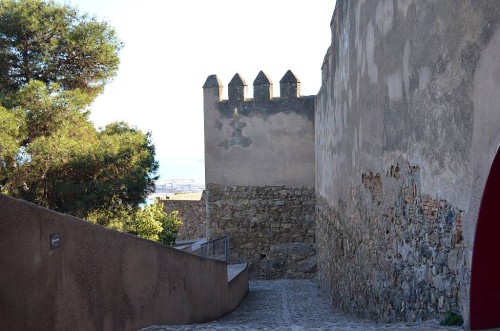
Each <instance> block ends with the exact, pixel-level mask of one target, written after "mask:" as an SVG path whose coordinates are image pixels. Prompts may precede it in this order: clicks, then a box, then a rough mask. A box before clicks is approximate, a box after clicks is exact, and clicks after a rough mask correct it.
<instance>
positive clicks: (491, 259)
mask: <svg viewBox="0 0 500 331" xmlns="http://www.w3.org/2000/svg"><path fill="white" fill-rule="evenodd" d="M471 277H472V279H471V289H470V326H471V329H472V330H480V329H491V328H498V327H500V152H499V151H497V153H496V156H495V159H494V160H493V165H492V166H491V170H490V173H489V175H488V179H487V181H486V186H485V189H484V193H483V199H482V201H481V207H480V209H479V217H478V220H477V226H476V236H475V239H474V251H473V256H472V276H471Z"/></svg>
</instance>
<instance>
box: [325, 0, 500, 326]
mask: <svg viewBox="0 0 500 331" xmlns="http://www.w3.org/2000/svg"><path fill="white" fill-rule="evenodd" d="M499 20H500V7H498V3H497V2H496V1H486V0H485V1H480V2H471V1H451V0H450V1H422V0H418V1H416V0H414V1H412V0H398V1H393V0H374V1H363V0H359V1H345V0H337V7H336V11H335V13H334V16H333V19H332V22H331V28H332V45H331V47H330V48H329V50H328V52H327V54H326V56H325V61H324V65H323V68H322V71H323V84H322V87H321V89H320V91H319V93H318V95H317V97H316V100H315V110H316V113H315V116H316V124H315V140H316V171H315V174H316V194H317V223H316V241H317V250H318V276H319V280H320V283H321V285H322V286H323V287H324V288H325V290H326V291H328V292H329V293H330V295H331V297H332V299H333V304H334V305H338V306H340V307H342V308H343V309H344V310H345V311H347V312H349V313H354V314H357V315H360V316H363V317H368V318H373V319H377V320H383V321H396V320H408V321H414V320H419V319H428V318H441V317H442V316H444V314H445V313H446V312H448V311H453V312H457V313H460V314H462V316H463V317H464V319H465V320H466V321H467V319H468V316H469V306H468V305H469V302H468V300H469V293H468V290H469V283H470V270H471V269H470V268H471V252H472V247H473V239H474V230H475V222H476V218H477V210H478V208H479V203H480V197H481V195H482V190H483V188H484V183H485V180H486V177H487V174H488V171H489V169H490V166H491V162H492V160H493V157H494V155H495V153H496V151H497V149H498V146H499V143H500V116H499V108H498V105H499V104H500V103H499V101H500V100H498V98H499V97H498V91H499V87H500V79H498V77H500V76H498V72H500V62H499V57H498V54H500V42H499V41H500V33H499V32H498V21H499ZM494 91H496V93H495V92H494Z"/></svg>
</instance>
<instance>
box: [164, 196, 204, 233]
mask: <svg viewBox="0 0 500 331" xmlns="http://www.w3.org/2000/svg"><path fill="white" fill-rule="evenodd" d="M160 203H162V204H163V211H165V212H166V213H168V214H170V213H172V212H173V211H178V212H179V213H178V214H177V217H179V218H180V219H181V220H182V225H181V227H180V228H179V234H178V237H177V238H178V239H180V240H187V239H196V238H204V237H206V234H205V202H204V200H203V199H202V200H169V199H160Z"/></svg>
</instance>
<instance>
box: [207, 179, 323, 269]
mask: <svg viewBox="0 0 500 331" xmlns="http://www.w3.org/2000/svg"><path fill="white" fill-rule="evenodd" d="M206 199H207V206H208V210H207V211H208V212H207V222H208V229H207V231H208V235H209V237H210V238H211V239H214V238H217V237H220V236H228V237H229V248H230V261H231V262H249V263H250V277H252V278H254V279H274V278H309V277H312V276H313V275H314V274H315V272H316V257H315V248H314V241H315V194H314V189H313V188H307V187H288V186H222V185H216V184H209V185H207V189H206Z"/></svg>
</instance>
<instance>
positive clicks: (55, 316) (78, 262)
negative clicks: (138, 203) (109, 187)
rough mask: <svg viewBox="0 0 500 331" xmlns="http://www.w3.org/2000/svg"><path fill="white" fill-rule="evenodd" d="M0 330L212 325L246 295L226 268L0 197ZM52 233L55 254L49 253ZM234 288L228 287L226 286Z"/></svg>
mask: <svg viewBox="0 0 500 331" xmlns="http://www.w3.org/2000/svg"><path fill="white" fill-rule="evenodd" d="M0 233H1V236H0V266H1V272H0V312H1V313H0V326H1V328H2V329H5V330H137V329H139V328H141V327H146V326H149V325H154V324H185V323H194V322H203V321H208V320H212V319H217V318H220V317H221V316H223V315H224V314H226V313H228V312H229V311H231V310H232V309H234V308H235V307H236V306H237V305H238V304H239V302H241V300H242V299H243V297H244V295H245V294H246V292H247V290H248V273H245V274H244V275H241V276H239V277H237V278H235V279H233V280H232V281H231V283H230V284H229V285H228V282H227V270H226V264H225V263H222V262H219V261H213V260H207V259H203V258H201V257H198V256H194V255H191V254H188V253H184V252H180V251H177V250H175V249H173V248H170V247H167V246H163V245H160V244H156V243H153V242H150V241H148V240H144V239H140V238H137V237H133V236H130V235H127V234H123V233H119V232H116V231H112V230H108V229H105V228H102V227H100V226H97V225H94V224H91V223H89V222H86V221H83V220H80V219H77V218H74V217H71V216H68V215H63V214H59V213H56V212H53V211H50V210H47V209H45V208H41V207H37V206H35V205H33V204H30V203H26V202H24V201H21V200H16V199H13V198H10V197H6V196H0ZM53 233H59V235H60V247H59V248H55V249H51V248H50V243H49V241H50V235H51V234H53ZM233 282H234V283H233Z"/></svg>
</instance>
